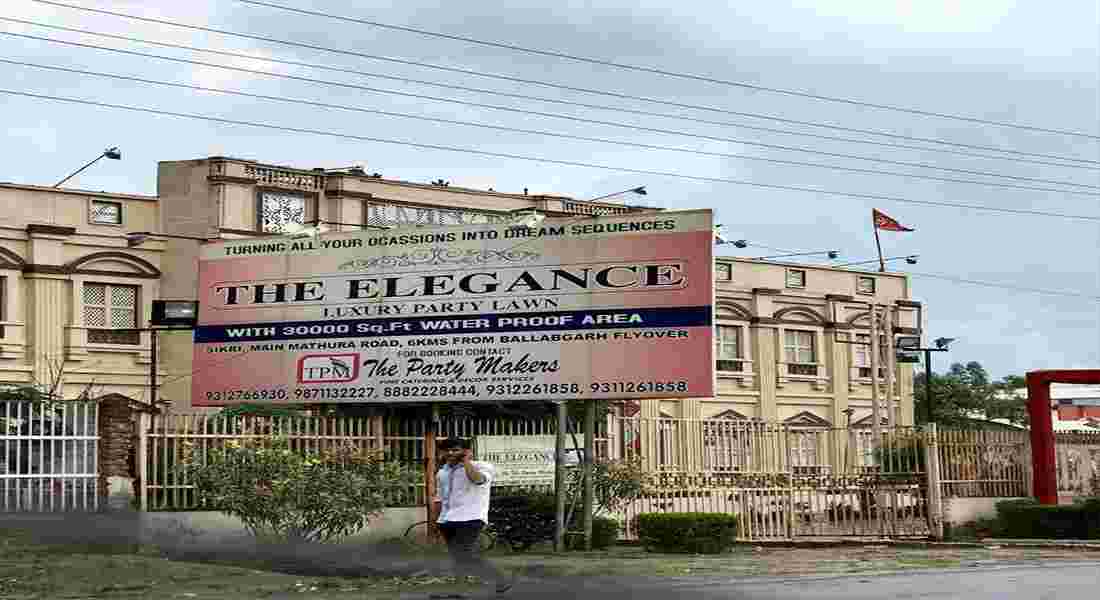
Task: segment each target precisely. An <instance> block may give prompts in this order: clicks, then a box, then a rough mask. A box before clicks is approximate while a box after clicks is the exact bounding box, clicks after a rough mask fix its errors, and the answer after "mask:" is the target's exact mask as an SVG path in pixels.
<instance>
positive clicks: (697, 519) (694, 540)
mask: <svg viewBox="0 0 1100 600" xmlns="http://www.w3.org/2000/svg"><path fill="white" fill-rule="evenodd" d="M638 538H639V539H640V540H641V541H642V545H643V546H644V547H645V549H646V550H647V551H649V552H669V553H693V554H719V553H722V552H727V551H729V550H730V549H732V548H733V545H734V544H735V543H736V541H737V517H736V516H735V515H731V514H721V513H648V514H643V515H639V516H638Z"/></svg>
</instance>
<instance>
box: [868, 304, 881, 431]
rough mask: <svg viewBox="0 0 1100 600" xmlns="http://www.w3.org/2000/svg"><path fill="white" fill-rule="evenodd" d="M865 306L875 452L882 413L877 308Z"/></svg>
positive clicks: (870, 305) (872, 305) (871, 305)
mask: <svg viewBox="0 0 1100 600" xmlns="http://www.w3.org/2000/svg"><path fill="white" fill-rule="evenodd" d="M867 306H868V307H869V308H870V315H871V432H872V434H873V435H874V437H875V440H874V448H875V449H876V450H877V449H878V447H879V445H880V444H881V443H882V413H881V407H880V406H879V401H878V392H879V389H878V363H879V360H878V359H879V355H878V353H879V344H878V307H877V306H875V305H874V304H868V305H867Z"/></svg>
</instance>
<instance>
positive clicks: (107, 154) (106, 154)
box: [53, 146, 122, 187]
mask: <svg viewBox="0 0 1100 600" xmlns="http://www.w3.org/2000/svg"><path fill="white" fill-rule="evenodd" d="M101 158H109V159H111V160H122V151H121V150H119V149H118V146H111V147H110V148H107V149H106V150H104V151H103V152H102V153H101V154H100V155H99V156H97V157H95V158H93V159H92V160H91V161H89V162H88V164H86V165H84V166H83V167H80V168H79V169H77V170H75V171H73V172H72V173H71V174H69V176H68V177H65V178H64V179H62V180H61V181H58V182H57V183H55V184H53V187H61V184H63V183H65V182H66V181H68V180H70V179H72V178H73V177H76V176H77V175H79V174H80V172H81V171H83V170H84V169H87V168H88V167H90V166H92V165H94V164H96V163H97V162H99V159H101Z"/></svg>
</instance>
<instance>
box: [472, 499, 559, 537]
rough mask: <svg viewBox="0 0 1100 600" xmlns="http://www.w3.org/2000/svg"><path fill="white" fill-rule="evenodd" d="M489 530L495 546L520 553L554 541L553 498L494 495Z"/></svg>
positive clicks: (490, 503) (555, 508)
mask: <svg viewBox="0 0 1100 600" xmlns="http://www.w3.org/2000/svg"><path fill="white" fill-rule="evenodd" d="M489 526H490V527H491V528H492V530H493V533H495V534H496V536H497V541H498V542H503V543H505V544H508V546H509V547H511V548H512V550H514V551H516V552H522V551H524V550H529V549H530V548H531V547H532V546H534V545H535V544H538V543H540V542H545V541H549V540H553V539H554V531H555V528H556V526H557V502H556V500H555V498H554V495H553V494H546V493H540V492H536V493H522V492H514V493H505V494H502V495H499V496H498V495H496V494H493V497H492V500H491V501H490V502H489Z"/></svg>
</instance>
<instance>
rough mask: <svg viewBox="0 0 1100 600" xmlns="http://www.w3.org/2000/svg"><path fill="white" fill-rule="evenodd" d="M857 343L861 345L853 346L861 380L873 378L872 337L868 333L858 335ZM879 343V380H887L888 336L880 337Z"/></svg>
mask: <svg viewBox="0 0 1100 600" xmlns="http://www.w3.org/2000/svg"><path fill="white" fill-rule="evenodd" d="M856 341H857V342H860V343H859V344H857V345H855V346H853V347H854V349H855V361H854V362H855V366H856V368H858V369H859V378H860V379H870V378H871V346H870V342H871V336H870V335H869V334H866V333H860V334H858V335H856ZM878 343H879V357H880V358H879V368H878V376H879V379H886V354H885V352H886V336H883V335H880V336H879V338H878Z"/></svg>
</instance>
